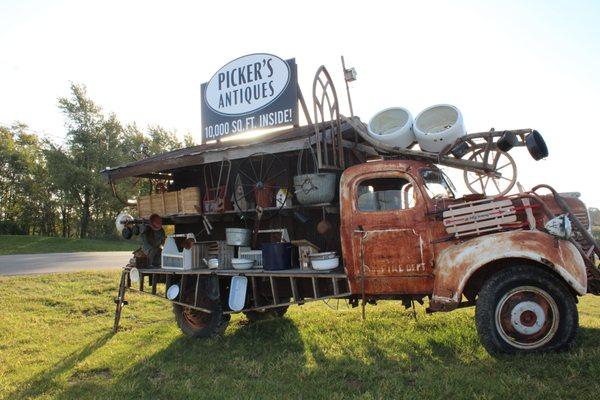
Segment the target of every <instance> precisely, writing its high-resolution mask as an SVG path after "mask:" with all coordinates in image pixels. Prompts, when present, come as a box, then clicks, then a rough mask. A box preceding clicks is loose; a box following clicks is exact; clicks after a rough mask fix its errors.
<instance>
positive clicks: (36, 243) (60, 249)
mask: <svg viewBox="0 0 600 400" xmlns="http://www.w3.org/2000/svg"><path fill="white" fill-rule="evenodd" d="M137 247H139V243H138V242H137V241H135V240H132V241H126V240H98V239H72V238H60V237H48V236H18V235H0V255H7V254H32V253H74V252H80V251H133V250H135V249H136V248H137Z"/></svg>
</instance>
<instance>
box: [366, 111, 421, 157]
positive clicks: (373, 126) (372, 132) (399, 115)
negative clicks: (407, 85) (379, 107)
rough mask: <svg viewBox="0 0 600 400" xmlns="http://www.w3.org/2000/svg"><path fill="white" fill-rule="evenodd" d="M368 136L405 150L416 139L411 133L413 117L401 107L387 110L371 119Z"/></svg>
mask: <svg viewBox="0 0 600 400" xmlns="http://www.w3.org/2000/svg"><path fill="white" fill-rule="evenodd" d="M367 128H368V131H369V136H371V137H372V138H373V139H375V140H377V141H379V142H381V143H384V144H387V145H389V146H394V147H400V148H402V149H405V148H407V147H408V146H410V145H411V144H412V143H413V142H415V141H416V140H417V139H416V138H415V134H414V132H413V117H412V115H411V113H410V112H409V111H408V110H406V109H404V108H402V107H393V108H388V109H385V110H383V111H380V112H378V113H377V114H375V115H374V116H373V118H371V120H370V121H369V125H368V126H367Z"/></svg>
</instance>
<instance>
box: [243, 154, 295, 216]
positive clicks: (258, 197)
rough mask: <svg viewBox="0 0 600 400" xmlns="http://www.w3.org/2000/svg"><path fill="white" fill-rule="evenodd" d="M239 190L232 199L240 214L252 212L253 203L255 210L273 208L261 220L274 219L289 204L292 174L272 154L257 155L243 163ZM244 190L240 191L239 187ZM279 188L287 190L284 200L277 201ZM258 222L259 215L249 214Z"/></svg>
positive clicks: (251, 156)
mask: <svg viewBox="0 0 600 400" xmlns="http://www.w3.org/2000/svg"><path fill="white" fill-rule="evenodd" d="M235 185H236V186H238V187H236V188H234V195H233V200H234V202H235V205H236V208H237V209H238V210H240V212H244V211H252V209H251V207H250V204H251V203H254V204H255V205H256V207H257V208H258V207H260V208H263V209H264V208H271V207H274V210H273V212H271V213H267V214H265V215H263V216H262V217H261V219H262V220H263V221H264V220H268V219H270V218H272V217H273V216H275V215H276V214H277V213H278V212H279V211H280V210H281V209H282V208H283V207H284V206H285V204H286V200H287V198H288V196H289V193H290V190H289V174H288V170H287V168H286V166H285V164H284V162H283V161H282V160H281V159H280V158H279V157H277V156H276V155H274V154H271V153H256V154H252V155H250V156H248V157H247V158H246V159H244V160H243V161H242V163H241V164H240V165H239V167H238V170H237V177H236V183H235ZM239 186H241V189H243V190H240V187H239ZM279 189H285V195H284V198H283V199H282V201H275V196H276V195H277V192H278V191H279ZM248 215H249V217H250V218H252V219H255V218H256V216H257V213H249V214H248Z"/></svg>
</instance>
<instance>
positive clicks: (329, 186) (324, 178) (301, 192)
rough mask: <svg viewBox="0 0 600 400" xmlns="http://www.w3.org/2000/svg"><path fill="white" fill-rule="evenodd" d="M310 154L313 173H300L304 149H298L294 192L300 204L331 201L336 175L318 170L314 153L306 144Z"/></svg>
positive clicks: (333, 195)
mask: <svg viewBox="0 0 600 400" xmlns="http://www.w3.org/2000/svg"><path fill="white" fill-rule="evenodd" d="M307 146H308V149H309V151H310V153H311V155H312V159H313V164H314V171H315V172H314V173H310V174H303V173H302V156H303V153H304V149H302V150H301V151H300V155H299V156H298V165H297V175H296V176H294V193H295V195H296V199H297V200H298V202H299V203H300V204H304V205H308V204H321V203H331V201H332V200H333V198H334V197H335V184H336V181H337V175H336V174H334V173H331V172H322V173H319V172H318V167H317V165H318V163H317V158H316V156H315V153H314V151H313V149H312V147H311V146H310V144H308V145H307Z"/></svg>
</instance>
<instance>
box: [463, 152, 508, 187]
mask: <svg viewBox="0 0 600 400" xmlns="http://www.w3.org/2000/svg"><path fill="white" fill-rule="evenodd" d="M484 158H485V149H476V150H474V151H473V153H472V154H471V156H470V157H469V161H475V162H479V163H483V162H484ZM487 162H488V164H490V165H491V167H492V171H493V172H487V173H486V172H483V171H481V172H474V171H467V170H465V171H464V180H465V184H466V185H467V188H469V190H470V191H471V193H474V194H484V195H488V196H503V195H505V194H506V193H508V192H509V191H510V190H511V189H512V188H513V186H515V183H516V182H517V164H516V163H515V160H513V158H512V157H511V156H510V154H508V153H505V152H503V151H500V150H498V149H492V150H490V151H489V153H488V160H487Z"/></svg>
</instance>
